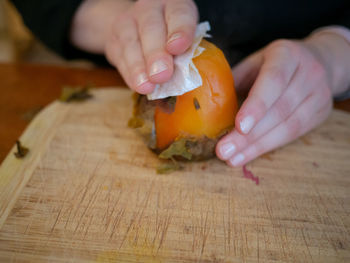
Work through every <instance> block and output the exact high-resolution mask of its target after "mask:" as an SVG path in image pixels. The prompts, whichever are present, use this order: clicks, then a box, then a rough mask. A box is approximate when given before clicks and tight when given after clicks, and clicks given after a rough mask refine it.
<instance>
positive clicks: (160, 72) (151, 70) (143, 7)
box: [135, 1, 173, 83]
mask: <svg viewBox="0 0 350 263" xmlns="http://www.w3.org/2000/svg"><path fill="white" fill-rule="evenodd" d="M137 3H139V4H138V5H137V8H136V13H135V16H136V19H137V24H138V29H139V36H140V40H141V44H142V51H143V55H144V57H145V60H146V67H147V71H148V76H149V78H150V80H151V82H153V83H163V82H166V81H168V80H169V79H170V77H171V75H172V74H173V58H172V56H171V55H170V54H169V53H168V52H167V51H166V41H167V32H166V24H165V20H164V14H163V5H162V1H139V2H137Z"/></svg>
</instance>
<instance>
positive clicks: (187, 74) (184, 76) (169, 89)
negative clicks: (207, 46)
mask: <svg viewBox="0 0 350 263" xmlns="http://www.w3.org/2000/svg"><path fill="white" fill-rule="evenodd" d="M209 30H210V25H209V22H203V23H200V24H198V25H197V28H196V33H195V37H194V41H193V44H192V46H191V47H190V48H189V49H188V50H187V51H186V52H185V53H183V54H181V55H179V56H176V57H175V58H174V74H173V76H172V77H171V79H170V80H169V81H167V82H166V83H163V84H158V85H156V88H155V89H154V91H153V92H152V93H150V94H148V95H147V98H148V99H149V100H155V99H163V98H166V97H169V96H179V95H182V94H184V93H186V92H189V91H191V90H194V89H196V88H198V87H200V86H202V78H201V76H200V74H199V73H198V70H197V68H196V67H195V65H194V64H193V62H192V59H193V58H195V57H196V56H199V55H200V54H201V53H202V52H203V50H204V48H202V47H199V43H200V42H201V41H202V39H203V37H210V35H208V34H207V32H208V31H209Z"/></svg>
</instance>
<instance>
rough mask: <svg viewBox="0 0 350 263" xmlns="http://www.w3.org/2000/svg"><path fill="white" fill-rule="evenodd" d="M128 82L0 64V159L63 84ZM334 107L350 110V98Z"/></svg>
mask: <svg viewBox="0 0 350 263" xmlns="http://www.w3.org/2000/svg"><path fill="white" fill-rule="evenodd" d="M88 83H93V84H94V85H96V86H97V87H102V86H104V87H106V86H122V85H125V83H124V81H123V80H122V78H121V77H120V75H119V74H118V73H117V72H116V71H115V70H113V69H101V68H99V69H77V68H68V67H58V66H49V65H33V64H0V91H1V96H0V105H1V106H0V162H2V160H3V159H4V158H5V156H6V155H7V154H8V152H9V151H10V149H11V147H12V146H13V144H14V143H15V141H16V139H17V138H18V137H19V136H20V135H21V133H22V132H23V130H24V128H25V127H26V126H27V125H28V123H29V121H30V116H31V115H33V113H34V112H35V111H37V110H39V109H40V108H42V107H44V106H46V105H47V104H49V103H50V102H52V101H53V100H55V99H57V98H58V97H59V94H60V92H61V89H62V86H63V85H84V84H88ZM335 107H336V108H338V109H343V110H346V111H349V112H350V100H347V101H343V102H340V103H336V104H335Z"/></svg>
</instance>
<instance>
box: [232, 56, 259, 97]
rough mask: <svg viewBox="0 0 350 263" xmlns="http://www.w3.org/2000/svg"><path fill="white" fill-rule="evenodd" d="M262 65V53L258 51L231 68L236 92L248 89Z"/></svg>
mask: <svg viewBox="0 0 350 263" xmlns="http://www.w3.org/2000/svg"><path fill="white" fill-rule="evenodd" d="M262 63H263V56H262V52H261V51H258V52H256V53H254V54H252V55H250V56H248V57H247V58H245V59H244V60H243V61H242V62H240V63H239V64H237V65H236V66H234V67H233V68H232V74H233V78H234V80H235V89H236V90H237V92H240V91H242V90H246V89H249V88H250V87H251V86H252V84H253V83H254V80H255V79H256V77H257V76H258V73H259V69H260V68H261V65H262Z"/></svg>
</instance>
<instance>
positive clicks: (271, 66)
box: [216, 34, 350, 166]
mask: <svg viewBox="0 0 350 263" xmlns="http://www.w3.org/2000/svg"><path fill="white" fill-rule="evenodd" d="M349 54H350V46H349V43H347V42H346V41H345V40H344V38H342V37H340V36H338V35H336V34H318V35H317V36H316V35H315V36H311V37H310V38H308V39H306V40H304V41H289V40H278V41H275V42H273V43H271V44H270V45H268V46H267V47H265V48H264V49H262V50H260V51H258V52H256V53H254V54H253V55H251V56H249V57H248V58H246V59H245V60H244V61H243V62H241V63H240V64H238V65H237V66H236V67H235V68H234V69H233V76H234V78H235V82H236V88H237V89H238V91H240V90H244V89H248V88H250V87H251V89H250V92H249V94H248V97H247V99H246V100H245V102H244V103H243V105H242V107H241V108H240V110H239V112H238V114H237V116H236V121H235V129H234V130H233V131H232V132H231V133H229V134H228V135H226V136H225V137H223V138H222V139H221V140H220V142H219V143H218V144H217V147H216V153H217V156H218V157H219V158H220V159H222V160H224V161H226V162H227V164H228V165H230V166H241V165H244V164H245V163H247V162H249V161H251V160H253V159H255V158H256V157H258V156H259V155H261V154H263V153H265V152H268V151H270V150H272V149H274V148H277V147H279V146H282V145H284V144H287V143H289V142H291V141H293V140H294V139H296V138H297V137H299V136H301V135H303V134H305V133H306V132H308V131H310V130H311V129H313V128H314V127H316V126H317V125H318V124H320V123H321V122H323V121H324V120H325V119H326V118H327V116H328V115H329V113H330V111H331V108H332V93H333V94H336V93H337V92H339V91H340V90H344V87H346V85H350V80H349V75H350V65H349V63H350V62H349V61H350V59H349ZM347 87H349V86H347Z"/></svg>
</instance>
